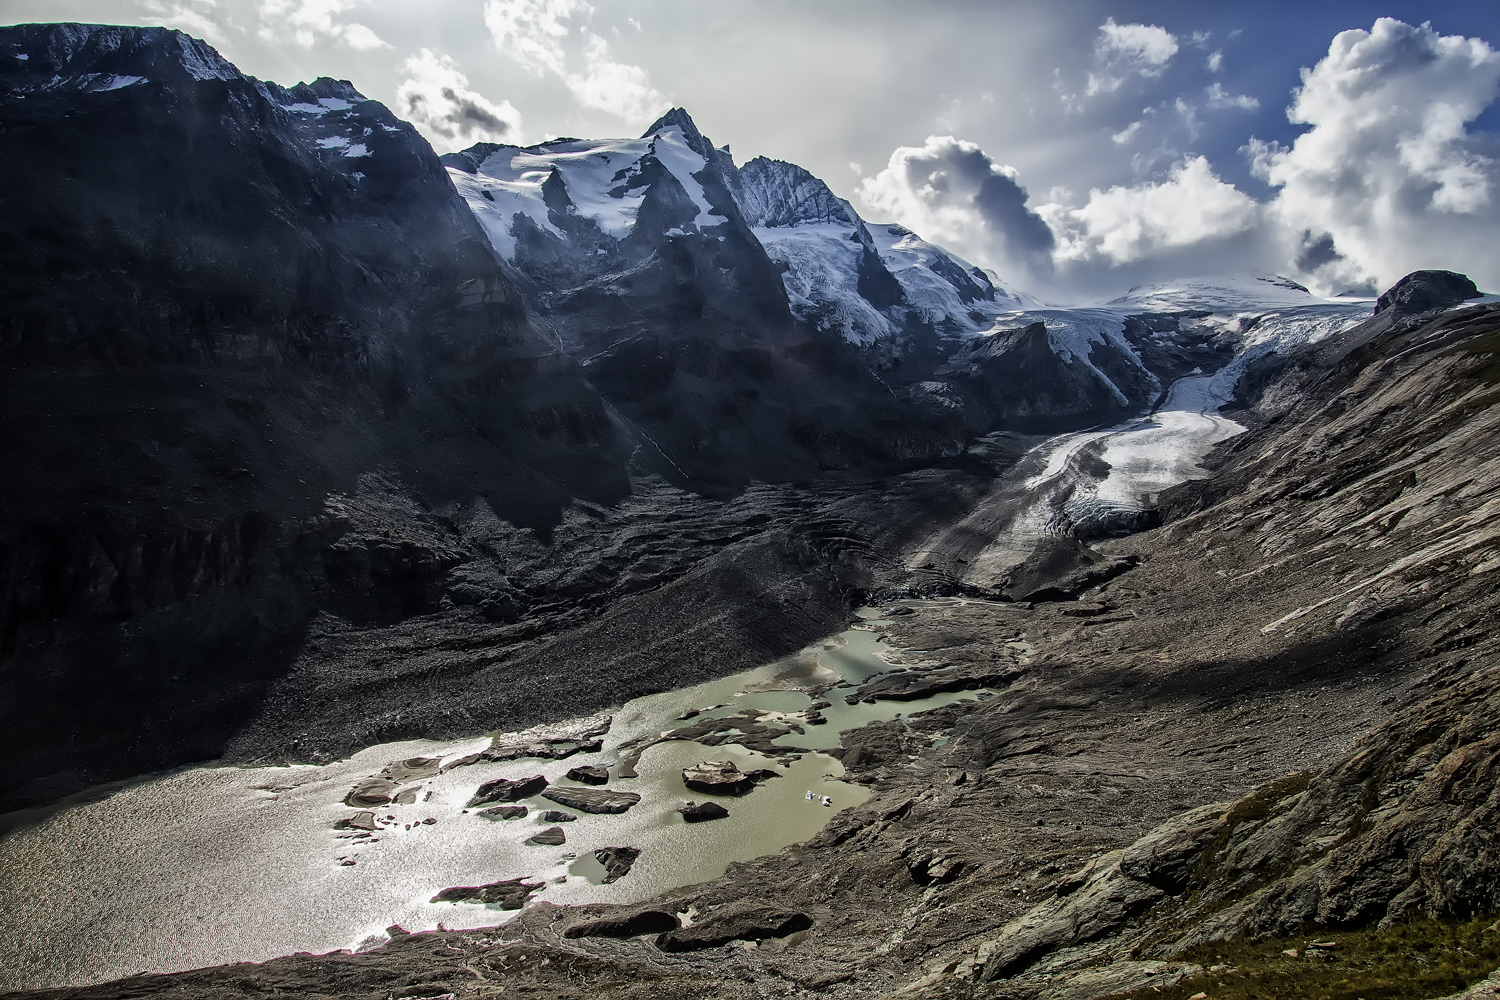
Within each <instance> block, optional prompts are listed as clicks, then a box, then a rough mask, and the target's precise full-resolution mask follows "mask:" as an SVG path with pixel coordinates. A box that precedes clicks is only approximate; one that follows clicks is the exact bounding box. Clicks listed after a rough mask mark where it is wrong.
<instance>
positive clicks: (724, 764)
mask: <svg viewBox="0 0 1500 1000" xmlns="http://www.w3.org/2000/svg"><path fill="white" fill-rule="evenodd" d="M757 773H759V772H757ZM770 773H772V774H774V773H775V772H774V771H773V772H770ZM756 781H757V779H756V778H755V777H754V776H753V775H751V774H746V773H745V772H743V771H741V770H740V769H739V768H738V767H736V766H735V765H734V762H733V761H727V760H706V761H704V762H703V763H701V764H694V765H693V766H692V767H685V768H683V769H682V783H683V784H684V785H687V786H688V787H689V788H691V789H692V790H693V791H695V792H708V793H709V794H710V795H744V794H746V793H748V792H750V791H752V790H754V788H755V784H756Z"/></svg>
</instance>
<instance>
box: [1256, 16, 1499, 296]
mask: <svg viewBox="0 0 1500 1000" xmlns="http://www.w3.org/2000/svg"><path fill="white" fill-rule="evenodd" d="M1497 94H1500V53H1497V52H1496V51H1495V50H1494V49H1493V48H1491V47H1490V46H1489V45H1488V44H1487V43H1486V42H1484V41H1483V40H1482V39H1478V38H1464V37H1461V36H1457V35H1448V36H1443V35H1439V34H1438V33H1437V32H1435V31H1434V30H1433V29H1432V28H1431V26H1430V25H1426V24H1423V25H1421V26H1412V25H1410V24H1406V23H1404V22H1401V21H1398V20H1394V19H1392V18H1381V19H1380V20H1378V21H1376V22H1375V24H1374V26H1373V27H1372V28H1371V29H1370V30H1369V31H1364V30H1352V31H1345V32H1341V33H1340V34H1339V35H1337V36H1336V37H1335V38H1334V39H1333V42H1332V44H1330V46H1329V49H1328V54H1327V55H1326V56H1324V57H1323V59H1321V60H1320V61H1319V62H1318V64H1317V65H1316V66H1314V67H1313V68H1312V69H1310V70H1303V73H1302V86H1301V87H1300V88H1298V90H1297V91H1296V92H1295V94H1294V99H1293V102H1292V105H1291V107H1290V108H1289V109H1288V110H1287V117H1288V118H1289V119H1290V120H1291V121H1292V122H1295V123H1299V124H1304V125H1307V126H1309V129H1308V131H1306V132H1304V133H1303V134H1302V135H1300V136H1298V137H1297V139H1296V140H1295V141H1294V142H1293V143H1292V144H1291V145H1290V146H1289V147H1283V146H1281V145H1278V144H1275V143H1264V142H1259V141H1254V140H1252V142H1251V144H1250V145H1249V146H1248V147H1247V151H1248V152H1249V154H1250V156H1251V158H1252V163H1253V167H1254V170H1255V172H1256V174H1257V175H1258V176H1260V177H1261V178H1262V179H1264V180H1265V181H1266V182H1267V183H1268V184H1270V185H1271V186H1272V187H1274V188H1276V189H1277V195H1276V197H1275V199H1274V202H1273V203H1272V206H1271V211H1272V213H1273V215H1274V216H1275V217H1276V219H1277V220H1278V221H1279V222H1280V223H1281V226H1282V230H1283V231H1284V232H1285V233H1286V234H1288V236H1287V240H1288V243H1289V250H1291V251H1292V252H1295V251H1296V250H1297V249H1298V248H1297V246H1296V241H1297V239H1298V238H1299V237H1301V234H1303V233H1304V232H1305V233H1309V234H1316V235H1315V236H1313V237H1312V239H1313V240H1314V241H1315V242H1316V244H1317V246H1319V247H1325V246H1326V250H1320V251H1318V252H1315V253H1313V254H1312V255H1311V256H1308V255H1307V254H1306V253H1303V254H1302V256H1303V259H1304V260H1305V261H1306V262H1307V263H1308V264H1310V265H1312V266H1313V267H1314V268H1315V270H1316V273H1317V275H1318V277H1319V278H1321V279H1322V282H1323V283H1325V284H1335V283H1341V282H1351V283H1352V282H1358V281H1367V280H1371V279H1373V280H1374V281H1375V282H1376V283H1377V284H1379V285H1381V286H1385V285H1388V284H1390V283H1391V282H1393V281H1394V280H1395V279H1397V278H1399V277H1400V276H1401V275H1403V274H1405V273H1406V272H1408V271H1410V270H1412V269H1414V268H1417V267H1449V268H1453V269H1455V270H1460V271H1468V272H1469V273H1470V274H1471V275H1472V276H1473V277H1474V278H1475V279H1476V280H1478V281H1480V282H1481V283H1482V284H1488V285H1490V286H1496V285H1500V254H1497V253H1496V252H1495V233H1496V231H1497V227H1500V204H1497V199H1496V191H1497V185H1500V167H1497V163H1496V160H1495V158H1494V154H1495V151H1496V149H1497V142H1496V138H1495V137H1494V136H1493V135H1489V134H1485V133H1482V132H1478V131H1475V130H1472V129H1470V127H1469V126H1470V124H1471V123H1472V122H1473V121H1474V119H1476V118H1477V117H1478V116H1479V115H1480V114H1481V113H1482V112H1483V111H1484V109H1485V108H1486V107H1488V106H1489V105H1491V104H1492V103H1494V101H1495V99H1496V97H1497ZM1325 237H1326V242H1325ZM1301 238H1303V239H1306V237H1301Z"/></svg>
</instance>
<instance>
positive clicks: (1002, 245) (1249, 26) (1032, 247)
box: [0, 0, 1500, 300]
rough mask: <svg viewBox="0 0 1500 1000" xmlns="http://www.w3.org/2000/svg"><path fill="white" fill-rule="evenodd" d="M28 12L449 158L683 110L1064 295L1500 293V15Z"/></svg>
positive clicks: (1086, 4) (244, 8)
mask: <svg viewBox="0 0 1500 1000" xmlns="http://www.w3.org/2000/svg"><path fill="white" fill-rule="evenodd" d="M1381 18H1387V19H1390V20H1387V21H1380V19H1381ZM29 20H93V21H108V22H114V23H154V24H168V25H172V26H175V27H181V28H183V29H184V30H187V31H189V32H191V33H193V34H196V35H199V36H200V37H206V38H207V39H208V40H209V41H211V42H213V43H214V44H215V45H217V46H218V47H219V48H220V50H221V51H222V52H223V53H224V54H225V55H226V56H227V57H228V58H229V59H231V60H232V61H234V62H235V63H236V64H237V65H238V66H239V67H240V68H241V69H242V70H244V71H245V72H247V73H251V74H254V75H257V76H261V77H264V78H267V79H272V80H276V81H278V82H281V83H293V82H296V81H297V80H301V79H311V78H313V77H316V76H320V75H327V76H334V77H339V78H346V79H349V80H351V81H353V82H354V83H355V85H356V86H358V87H359V88H360V89H361V90H362V91H363V92H364V93H365V94H367V95H368V96H370V97H372V98H374V99H376V100H380V101H383V102H385V103H387V104H388V105H390V106H391V107H392V108H393V110H395V111H396V113H397V114H399V115H401V116H402V117H406V118H408V119H409V120H411V121H413V122H414V123H415V124H416V125H417V126H418V127H419V128H421V129H422V130H423V132H424V134H426V135H427V136H428V138H429V139H430V141H432V143H433V144H434V146H435V147H437V148H438V149H439V150H440V151H445V150H449V149H457V148H462V147H463V146H466V145H469V144H470V143H472V142H474V141H477V140H480V139H489V140H504V141H512V142H519V143H527V142H536V141H540V140H542V139H545V138H549V137H553V136H558V135H574V136H587V137H595V136H598V137H604V136H612V135H623V134H637V133H639V131H640V130H641V129H642V128H643V127H644V126H645V125H647V124H648V123H649V122H650V121H651V120H652V119H654V118H655V117H656V116H657V115H659V114H660V113H661V112H662V111H664V110H666V108H668V107H670V106H672V105H674V104H680V105H683V106H685V107H687V108H688V109H689V110H690V111H691V112H692V114H693V116H694V118H695V119H696V120H697V122H698V124H699V126H700V127H701V128H702V129H703V131H704V132H705V133H706V134H708V135H709V136H710V137H712V138H713V139H714V140H715V141H716V142H718V143H720V144H729V145H730V146H731V148H732V149H733V152H734V154H735V156H736V158H738V159H739V160H741V161H743V160H744V159H747V158H749V157H751V156H754V155H757V154H765V155H769V156H774V157H778V158H782V159H787V160H791V161H793V162H797V163H800V164H802V165H803V166H805V167H807V168H808V169H810V170H812V171H813V172H814V173H816V174H818V175H819V176H821V177H823V178H824V179H825V180H826V181H827V182H828V183H829V185H830V186H831V187H832V188H833V189H834V191H835V192H836V193H838V194H840V195H841V196H844V197H847V198H849V199H850V200H851V201H852V202H853V204H854V205H855V207H856V208H857V209H859V211H860V212H861V214H863V215H864V216H865V217H866V218H868V219H871V220H875V221H897V222H901V223H903V224H906V225H908V226H910V227H912V228H914V229H916V230H917V231H919V232H921V233H922V234H923V235H925V236H928V237H929V238H931V239H934V240H935V241H937V242H941V243H944V244H945V245H948V246H950V247H952V248H953V249H955V250H957V251H959V252H960V253H963V254H965V255H966V256H968V257H970V258H971V259H973V260H974V261H975V262H977V263H980V264H983V265H985V266H989V267H992V268H994V269H995V270H996V271H998V272H999V273H1000V274H1001V275H1002V276H1004V277H1005V278H1007V279H1008V280H1010V281H1012V282H1013V283H1015V284H1017V285H1020V286H1021V287H1029V288H1032V289H1035V290H1037V291H1038V292H1040V293H1042V294H1045V295H1048V296H1050V297H1052V298H1054V299H1072V300H1082V299H1087V298H1090V297H1104V296H1107V295H1109V294H1113V293H1114V292H1117V291H1120V290H1123V288H1124V287H1128V286H1129V285H1131V284H1136V283H1140V282H1142V281H1147V280H1152V279H1155V278H1165V277H1173V276H1179V275H1181V274H1182V273H1183V272H1184V271H1185V270H1199V271H1210V270H1212V271H1226V270H1238V271H1245V270H1250V271H1277V272H1282V273H1290V274H1293V275H1294V276H1297V277H1299V278H1300V279H1302V280H1305V281H1307V282H1309V283H1311V284H1313V285H1315V286H1316V287H1319V288H1322V289H1324V290H1339V286H1357V285H1377V286H1379V285H1384V284H1387V283H1389V282H1390V281H1393V280H1394V279H1395V278H1396V277H1399V276H1400V274H1401V273H1405V271H1406V270H1410V269H1412V268H1413V267H1417V266H1443V267H1453V268H1456V269H1459V270H1467V271H1469V272H1470V273H1471V274H1473V275H1474V277H1475V278H1476V280H1480V281H1481V283H1488V284H1489V285H1490V286H1491V287H1500V256H1497V254H1496V252H1495V251H1494V250H1493V249H1490V244H1491V243H1492V242H1493V241H1492V240H1491V239H1490V238H1489V234H1490V233H1493V232H1494V231H1496V226H1497V224H1500V165H1497V164H1500V144H1497V139H1496V133H1497V132H1500V104H1497V102H1496V99H1495V98H1496V90H1497V88H1500V54H1496V51H1495V50H1496V47H1497V46H1500V4H1496V3H1493V2H1491V3H1476V2H1469V3H1458V2H1427V3H1409V2H1395V3H1383V4H1372V3H1362V2H1358V0H1354V2H1348V0H1346V2H1339V3H1333V2H1322V0H1304V2H1296V3H1291V2H1286V3H1281V2H1277V3H1253V4H1237V5H1235V4H1207V3H1203V2H1201V0H1192V2H1188V0H1157V2H1138V3H1121V2H1105V0H1069V2H1066V3H1058V2H1040V0H1027V2H988V3H981V2H964V0H946V2H945V0H923V2H920V3H919V2H915V0H821V2H808V0H745V2H708V0H0V22H20V21H29ZM1424 23H1430V25H1431V27H1430V29H1429V28H1425V27H1423V25H1424ZM1351 31H1352V32H1356V33H1357V34H1349V35H1345V34H1341V33H1343V32H1351ZM1358 33H1362V34H1358ZM1304 72H1313V74H1314V75H1313V76H1312V77H1311V79H1312V81H1313V83H1312V84H1311V85H1309V86H1308V88H1307V92H1306V93H1305V94H1303V95H1302V97H1300V98H1299V96H1298V94H1299V93H1300V91H1299V88H1302V87H1303V86H1304V79H1303V74H1304ZM1294 104H1296V105H1297V106H1298V107H1299V108H1300V111H1298V112H1296V116H1297V117H1300V118H1302V119H1305V120H1304V121H1300V122H1293V121H1289V120H1288V108H1289V107H1290V106H1293V105H1294ZM1299 261H1300V266H1299Z"/></svg>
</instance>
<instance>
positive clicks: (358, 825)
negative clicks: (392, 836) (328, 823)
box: [333, 809, 375, 831]
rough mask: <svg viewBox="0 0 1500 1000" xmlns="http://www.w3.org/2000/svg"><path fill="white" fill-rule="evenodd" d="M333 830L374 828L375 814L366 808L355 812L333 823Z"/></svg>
mask: <svg viewBox="0 0 1500 1000" xmlns="http://www.w3.org/2000/svg"><path fill="white" fill-rule="evenodd" d="M333 828H334V829H335V830H367V831H372V830H374V829H375V814H374V813H372V812H370V811H369V810H368V809H366V810H364V811H363V812H357V813H355V814H354V815H353V816H345V817H344V818H343V819H341V820H339V821H338V822H337V823H335V824H333Z"/></svg>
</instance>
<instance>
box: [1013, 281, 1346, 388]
mask: <svg viewBox="0 0 1500 1000" xmlns="http://www.w3.org/2000/svg"><path fill="white" fill-rule="evenodd" d="M1372 306H1373V303H1372V302H1371V300H1368V299H1323V298H1319V297H1317V296H1315V295H1313V294H1311V293H1310V292H1308V291H1307V290H1306V289H1304V288H1300V287H1297V286H1294V285H1292V284H1291V283H1290V282H1288V281H1287V280H1286V279H1285V278H1274V277H1269V278H1257V277H1252V276H1248V275H1246V276H1229V277H1202V278H1188V279H1183V280H1179V281H1172V282H1159V283H1156V284H1151V285H1143V286H1141V287H1139V288H1134V289H1131V290H1130V292H1129V293H1127V294H1125V295H1123V296H1120V297H1119V298H1116V299H1113V300H1111V301H1109V302H1105V303H1102V304H1100V305H1097V306H1080V307H1073V308H1058V307H1049V308H1041V309H1023V310H1018V311H1015V312H1006V313H1003V314H1001V315H1000V316H998V317H997V318H996V319H995V321H994V324H993V325H992V326H991V327H990V329H989V330H987V331H985V332H986V333H987V334H994V333H999V332H1001V331H1005V330H1015V329H1019V328H1021V327H1024V326H1027V325H1029V324H1031V323H1037V322H1040V323H1045V324H1046V326H1047V336H1048V340H1049V341H1050V342H1051V344H1052V349H1053V351H1054V352H1056V353H1057V355H1058V356H1059V357H1061V358H1062V359H1063V360H1064V361H1066V362H1069V363H1074V364H1082V365H1085V366H1086V367H1088V368H1089V369H1090V370H1091V371H1092V372H1093V374H1094V375H1095V377H1097V378H1098V379H1099V380H1100V382H1102V383H1103V384H1104V385H1105V386H1106V387H1107V388H1108V389H1110V390H1111V392H1112V393H1113V394H1114V395H1115V397H1116V398H1117V399H1118V400H1120V402H1122V403H1123V402H1125V395H1124V393H1123V392H1121V391H1120V388H1119V387H1118V386H1116V385H1115V384H1114V382H1113V381H1111V380H1110V379H1109V377H1108V376H1106V375H1105V374H1104V373H1103V372H1102V371H1100V370H1099V369H1098V368H1097V367H1096V366H1095V365H1094V364H1093V362H1092V361H1090V360H1089V356H1090V354H1091V352H1092V351H1093V350H1094V349H1095V347H1096V346H1099V347H1105V348H1107V349H1108V350H1109V351H1110V352H1111V353H1115V354H1118V355H1120V356H1122V357H1124V358H1126V359H1127V360H1128V361H1130V362H1131V363H1132V364H1134V365H1135V366H1136V367H1137V368H1139V369H1141V371H1143V372H1146V367H1145V365H1144V364H1143V362H1142V361H1141V357H1140V355H1139V353H1138V352H1137V351H1136V349H1135V348H1134V347H1133V346H1132V345H1131V344H1130V342H1129V341H1128V340H1127V339H1126V337H1125V333H1124V331H1125V321H1126V319H1127V318H1128V317H1130V316H1133V315H1138V314H1140V313H1182V312H1187V311H1193V312H1202V313H1207V315H1204V316H1201V317H1198V318H1194V319H1189V318H1184V319H1182V320H1181V321H1180V323H1181V325H1182V327H1183V329H1187V330H1191V329H1193V328H1195V327H1209V328H1212V329H1214V330H1218V331H1223V332H1226V333H1229V334H1231V335H1232V336H1234V337H1236V338H1237V339H1238V340H1239V343H1240V346H1239V352H1238V354H1237V356H1236V357H1235V359H1234V361H1233V362H1231V363H1230V364H1229V365H1228V366H1227V367H1226V368H1224V369H1223V370H1222V371H1220V372H1217V373H1215V374H1214V388H1213V389H1212V393H1213V394H1214V395H1215V396H1216V397H1217V398H1219V399H1220V401H1221V403H1222V402H1224V401H1228V400H1229V399H1230V398H1232V397H1233V395H1234V387H1235V384H1236V383H1237V382H1238V381H1239V378H1240V376H1241V375H1242V374H1243V373H1244V370H1245V367H1246V366H1247V365H1248V364H1249V363H1250V362H1251V361H1253V360H1254V359H1256V358H1258V357H1261V356H1263V355H1264V354H1266V353H1268V352H1272V351H1285V350H1287V349H1289V348H1292V347H1296V346H1298V345H1302V344H1314V343H1317V342H1319V341H1321V340H1324V339H1326V338H1328V337H1330V336H1332V335H1333V334H1335V333H1338V332H1339V331H1340V330H1346V329H1348V328H1349V327H1351V326H1354V325H1355V324H1357V323H1361V322H1363V321H1365V320H1367V319H1369V318H1370V313H1371V310H1372ZM1156 336H1158V337H1163V338H1170V337H1171V336H1172V335H1171V334H1170V333H1163V334H1157V335H1156ZM1147 374H1148V376H1149V372H1148V373H1147ZM1151 380H1152V381H1155V379H1154V376H1152V377H1151Z"/></svg>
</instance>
